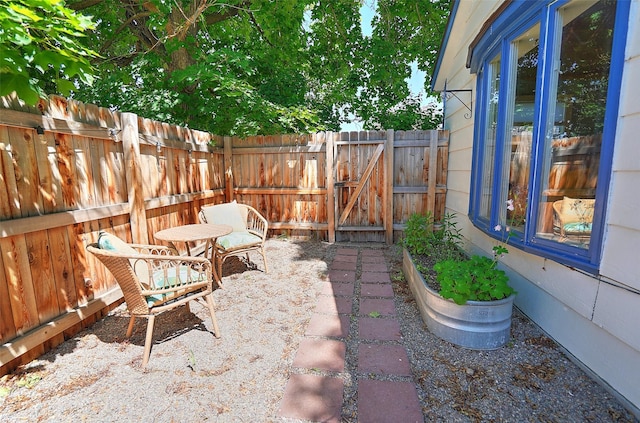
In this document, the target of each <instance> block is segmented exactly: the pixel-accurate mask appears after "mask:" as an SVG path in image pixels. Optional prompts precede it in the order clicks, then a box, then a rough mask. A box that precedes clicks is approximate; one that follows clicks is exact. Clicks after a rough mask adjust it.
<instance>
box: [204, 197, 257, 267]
mask: <svg viewBox="0 0 640 423" xmlns="http://www.w3.org/2000/svg"><path fill="white" fill-rule="evenodd" d="M198 218H199V219H200V222H202V223H215V224H225V225H230V226H231V227H232V228H233V232H231V233H230V234H229V235H225V236H221V237H220V238H218V239H217V240H216V243H215V245H214V246H213V253H212V258H211V260H212V261H214V260H215V262H216V266H217V268H218V272H219V273H218V274H219V275H220V276H222V263H223V262H224V260H225V259H226V258H227V257H229V256H232V255H241V254H245V255H246V258H247V261H249V251H258V252H259V253H260V254H261V255H262V260H263V262H264V271H265V273H269V266H268V264H267V256H266V254H265V251H264V242H265V240H266V238H267V231H268V229H269V224H268V222H267V219H265V218H264V217H263V216H262V215H261V214H260V213H258V211H257V210H256V209H254V208H253V207H251V206H248V205H246V204H239V203H236V202H235V201H232V202H231V203H223V204H217V205H214V206H205V207H202V208H201V209H200V213H199V214H198Z"/></svg>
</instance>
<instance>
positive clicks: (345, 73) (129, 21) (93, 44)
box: [51, 0, 448, 135]
mask: <svg viewBox="0 0 640 423" xmlns="http://www.w3.org/2000/svg"><path fill="white" fill-rule="evenodd" d="M51 3H56V2H55V0H51ZM362 5H363V0H332V1H318V0H277V1H273V0H227V1H224V2H222V1H219V0H172V1H168V0H126V1H116V0H69V1H68V2H67V7H69V8H71V9H73V10H75V11H76V12H78V13H82V14H84V15H93V16H96V17H97V18H96V19H95V23H96V25H95V29H94V30H93V31H91V32H86V35H87V36H86V37H84V38H79V39H77V40H76V41H77V42H81V43H82V45H83V46H84V48H86V50H87V51H96V52H98V53H99V54H100V57H99V58H94V59H93V60H92V64H93V65H94V66H95V68H96V70H97V72H96V81H95V82H94V83H93V85H91V86H89V85H87V84H86V82H88V81H86V80H84V79H83V78H78V77H77V76H78V75H76V76H74V75H68V77H72V78H75V80H74V81H73V82H74V83H75V84H77V86H78V88H79V89H77V90H76V91H75V92H74V93H73V96H74V97H75V98H77V99H79V100H82V101H85V102H91V103H95V104H99V105H102V106H108V107H113V108H117V109H119V110H125V111H130V112H134V113H137V114H139V115H141V116H145V117H150V118H154V119H159V120H163V121H167V122H171V123H175V124H180V125H187V126H190V127H193V128H197V129H202V130H207V131H210V132H213V133H216V134H219V135H252V134H273V133H286V132H315V131H317V130H323V129H328V130H338V129H339V128H340V126H341V124H342V123H344V122H347V121H349V120H350V119H351V118H352V117H353V116H356V117H357V118H358V119H360V120H361V121H362V122H363V124H364V128H365V129H377V128H394V129H412V128H426V127H433V125H434V118H433V115H434V113H433V111H432V110H430V109H425V108H424V107H422V104H421V102H420V99H419V98H417V97H416V96H415V95H411V94H410V92H409V89H408V86H407V78H408V77H409V76H410V64H411V63H417V65H418V67H419V68H420V69H422V70H424V71H426V72H427V73H429V74H430V73H431V68H432V66H433V65H434V64H435V56H436V52H437V49H438V47H439V45H440V39H441V37H442V33H443V31H444V24H445V20H446V16H447V13H448V2H447V1H444V0H436V1H431V0H378V2H377V15H376V18H375V19H374V22H373V25H374V30H373V34H371V36H363V34H362V26H361V21H360V13H359V10H360V7H361V6H362ZM428 82H429V81H427V84H428Z"/></svg>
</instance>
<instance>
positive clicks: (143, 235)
mask: <svg viewBox="0 0 640 423" xmlns="http://www.w3.org/2000/svg"><path fill="white" fill-rule="evenodd" d="M121 117H122V121H121V122H122V150H123V153H124V162H125V177H126V180H127V189H128V197H129V215H130V218H129V219H130V222H131V237H132V238H133V242H134V243H138V244H148V243H149V234H148V232H147V213H146V210H145V208H144V192H143V189H142V182H143V180H142V175H140V169H141V160H140V139H139V138H138V134H139V131H138V115H136V114H134V113H122V115H121Z"/></svg>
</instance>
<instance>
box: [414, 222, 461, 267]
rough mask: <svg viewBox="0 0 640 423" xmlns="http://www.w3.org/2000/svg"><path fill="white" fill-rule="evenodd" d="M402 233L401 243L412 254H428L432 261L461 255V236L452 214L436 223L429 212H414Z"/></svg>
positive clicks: (458, 257)
mask: <svg viewBox="0 0 640 423" xmlns="http://www.w3.org/2000/svg"><path fill="white" fill-rule="evenodd" d="M404 235H405V237H404V239H403V245H404V247H405V248H406V249H407V250H409V252H410V253H411V255H413V256H420V255H422V256H428V257H429V258H430V259H431V260H432V261H434V262H439V261H442V260H448V259H460V258H462V257H463V253H462V250H461V248H460V244H461V242H462V236H461V235H460V230H459V229H458V227H457V223H456V221H455V219H454V215H453V214H446V215H445V216H444V218H443V219H442V221H440V222H437V223H436V222H434V219H433V215H432V214H431V212H427V213H426V214H424V215H423V214H418V213H414V214H412V215H411V216H410V217H409V219H408V220H407V224H406V227H405V231H404Z"/></svg>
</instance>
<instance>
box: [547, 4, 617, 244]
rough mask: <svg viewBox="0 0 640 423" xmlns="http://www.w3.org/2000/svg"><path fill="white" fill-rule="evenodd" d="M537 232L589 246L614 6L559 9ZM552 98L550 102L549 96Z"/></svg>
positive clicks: (551, 237)
mask: <svg viewBox="0 0 640 423" xmlns="http://www.w3.org/2000/svg"><path fill="white" fill-rule="evenodd" d="M558 13H559V18H560V19H559V22H560V23H559V24H560V25H562V32H561V34H562V35H561V38H560V45H559V47H558V48H557V49H556V59H555V62H556V63H559V66H558V69H555V70H554V75H553V80H552V86H551V92H552V96H551V97H550V98H551V104H552V105H553V107H550V110H549V112H548V114H547V116H546V138H545V140H546V141H545V142H546V145H545V148H546V151H548V154H545V164H544V168H543V169H544V174H543V178H542V181H544V183H545V184H546V185H545V186H543V187H542V193H541V196H540V198H541V203H540V206H539V207H540V208H539V218H538V222H537V236H538V237H543V238H548V239H553V240H555V241H558V242H561V243H566V244H571V245H574V246H578V247H581V248H589V242H590V238H591V226H592V221H593V210H594V206H595V202H596V198H595V193H596V187H597V183H598V169H599V163H600V147H601V143H602V131H603V127H604V114H605V106H606V105H605V100H606V95H607V89H608V82H609V81H608V76H609V67H610V62H611V46H612V33H613V22H614V17H615V5H614V4H613V2H610V1H598V2H594V1H589V2H586V1H575V2H571V3H569V4H568V5H567V6H565V7H563V8H561V9H559V11H558ZM554 97H555V101H553V99H554Z"/></svg>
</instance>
